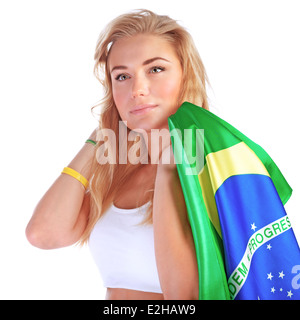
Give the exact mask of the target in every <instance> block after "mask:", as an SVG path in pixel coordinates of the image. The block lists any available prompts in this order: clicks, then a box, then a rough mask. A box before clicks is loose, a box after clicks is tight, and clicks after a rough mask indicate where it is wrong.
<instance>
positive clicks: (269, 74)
mask: <svg viewBox="0 0 300 320" xmlns="http://www.w3.org/2000/svg"><path fill="white" fill-rule="evenodd" d="M298 6H299V2H298V1H296V0H295V1H292V0H281V1H276V0H272V1H271V0H259V1H258V0H255V1H254V0H252V1H250V0H249V1H246V0H226V1H222V0H219V1H216V0H187V1H177V0H172V1H171V0H168V1H161V0H159V1H158V0H152V1H144V0H136V1H134V0H127V1H113V2H109V1H108V2H104V1H101V0H98V1H97V0H86V1H79V0H51V1H50V0H48V1H46V0H44V1H38V0H27V1H21V0H11V1H5V0H1V1H0V39H1V50H0V90H1V93H0V106H1V109H0V110H1V111H0V112H1V117H0V119H1V126H0V130H1V147H2V152H1V178H2V179H1V180H2V183H1V214H0V237H1V239H0V246H1V251H0V252H1V264H0V269H1V270H0V298H1V299H103V298H104V295H105V290H104V289H103V286H102V281H101V278H100V275H99V274H98V270H97V268H96V266H95V265H94V262H93V260H92V258H91V256H90V254H89V250H88V248H83V249H79V248H77V247H69V248H64V249H58V250H52V251H43V250H40V249H36V248H34V247H32V246H31V245H30V244H29V243H28V242H27V240H26V237H25V227H26V224H27V222H28V220H29V219H30V217H31V214H32V212H33V209H34V207H35V205H36V204H37V202H38V201H39V199H40V198H41V197H42V195H43V194H44V192H45V191H46V190H47V189H48V187H49V186H50V185H51V183H52V182H53V181H54V180H55V179H56V177H57V176H58V175H59V174H60V172H61V170H62V168H63V167H64V166H66V165H67V164H68V163H69V161H70V160H71V159H72V158H73V157H74V155H75V154H76V153H77V151H78V150H79V149H80V148H81V146H82V144H83V143H84V141H85V140H86V139H87V137H88V136H89V134H90V133H91V131H92V130H93V129H94V128H95V127H96V126H97V121H96V119H95V118H94V117H93V116H92V114H91V111H90V109H91V107H92V106H93V105H94V104H96V103H97V102H98V100H99V99H100V98H101V88H100V84H99V83H98V81H97V80H96V79H95V78H94V76H93V72H92V71H93V64H94V61H93V54H94V48H95V44H96V41H97V38H98V35H99V33H100V31H101V30H102V29H103V28H104V26H105V25H106V24H107V23H108V22H109V21H110V20H111V19H113V18H114V17H116V16H117V15H119V14H122V13H125V12H128V11H131V10H133V9H138V8H146V9H150V10H153V11H155V12H157V13H159V14H167V15H169V16H171V17H172V18H174V19H176V20H179V21H180V23H181V24H182V25H183V26H185V27H186V28H187V29H188V30H189V31H190V33H191V34H192V35H193V37H194V40H195V42H196V45H197V47H198V49H199V52H200V55H201V57H202V59H203V62H204V64H205V66H206V69H207V73H208V77H209V79H210V82H211V86H212V90H210V91H209V96H210V99H211V102H212V106H213V109H212V110H213V111H216V112H217V114H218V115H220V116H221V117H223V118H224V119H225V120H227V121H229V122H230V123H231V124H233V125H234V126H236V127H237V128H238V129H240V130H241V131H242V132H243V133H245V134H246V135H248V136H249V137H250V138H252V139H253V140H254V141H255V142H257V143H259V144H260V145H261V146H262V147H264V148H265V149H266V150H267V152H268V153H269V154H270V155H271V157H272V158H273V159H274V161H275V162H276V163H277V165H278V166H279V168H280V169H281V170H282V172H283V174H284V175H285V177H286V179H287V180H288V182H289V183H290V184H291V186H292V187H293V189H294V194H293V196H292V198H291V200H290V201H289V203H288V204H287V206H286V208H287V212H288V215H289V217H290V220H291V222H292V225H293V227H294V231H295V233H296V236H297V238H298V241H299V240H300V218H299V213H298V211H299V195H300V182H299V171H298V162H299V161H298V154H299V152H298V148H297V146H298V145H299V142H298V140H299V131H298V128H299V125H298V112H299V109H300V97H299V83H300V79H299V77H300V62H299V57H300V46H299V44H298V40H297V39H298V38H299V30H300V19H299V7H298Z"/></svg>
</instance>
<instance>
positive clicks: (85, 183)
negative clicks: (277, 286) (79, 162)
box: [61, 167, 89, 189]
mask: <svg viewBox="0 0 300 320" xmlns="http://www.w3.org/2000/svg"><path fill="white" fill-rule="evenodd" d="M61 173H65V174H68V175H69V176H71V177H73V178H75V179H77V180H78V181H79V182H81V183H82V185H83V186H84V187H85V189H86V188H87V186H88V184H89V182H88V180H87V179H86V178H85V177H84V176H83V175H81V174H80V173H79V172H77V171H75V170H74V169H71V168H69V167H65V168H64V169H63V171H62V172H61Z"/></svg>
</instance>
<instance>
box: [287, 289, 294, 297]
mask: <svg viewBox="0 0 300 320" xmlns="http://www.w3.org/2000/svg"><path fill="white" fill-rule="evenodd" d="M292 295H293V293H292V290H290V291H287V296H288V297H290V298H292Z"/></svg>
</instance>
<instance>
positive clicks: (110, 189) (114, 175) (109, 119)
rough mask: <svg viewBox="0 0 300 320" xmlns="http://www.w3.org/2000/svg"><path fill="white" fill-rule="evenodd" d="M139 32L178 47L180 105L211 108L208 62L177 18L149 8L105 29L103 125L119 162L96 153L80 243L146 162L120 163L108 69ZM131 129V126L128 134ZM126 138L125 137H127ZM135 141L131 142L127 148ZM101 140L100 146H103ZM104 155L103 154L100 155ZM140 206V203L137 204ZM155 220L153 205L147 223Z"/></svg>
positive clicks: (100, 64) (100, 52) (100, 59)
mask: <svg viewBox="0 0 300 320" xmlns="http://www.w3.org/2000/svg"><path fill="white" fill-rule="evenodd" d="M137 34H151V35H156V36H158V37H161V38H163V39H165V40H166V41H168V42H169V43H170V44H171V45H172V46H173V47H174V49H175V50H176V53H177V55H178V58H179V61H180V63H181V67H182V70H183V79H182V88H181V93H180V96H179V101H178V106H180V105H181V104H182V103H183V102H184V101H189V102H191V103H194V104H196V105H198V106H200V107H202V108H205V109H208V101H207V94H206V84H207V83H208V80H207V76H206V72H205V68H204V65H203V63H202V61H201V58H200V56H199V53H198V51H197V49H196V47H195V44H194V42H193V39H192V37H191V35H190V34H189V33H188V32H187V31H186V30H185V29H184V28H183V27H182V26H180V25H179V24H178V23H177V22H176V21H175V20H173V19H171V18H170V17H168V16H163V15H157V14H155V13H153V12H152V11H149V10H137V11H134V12H132V13H128V14H123V15H121V16H119V17H117V18H116V19H114V20H112V21H111V22H110V23H109V24H108V25H107V27H106V28H105V29H104V30H103V31H102V32H101V34H100V36H99V38H98V41H97V45H96V50H95V55H94V59H95V66H94V74H95V76H96V78H97V79H98V80H99V81H100V83H101V84H102V86H103V88H104V98H103V99H102V101H101V104H100V105H101V106H102V111H101V115H100V120H99V128H100V129H101V128H108V129H112V130H113V131H114V132H115V134H116V136H117V139H116V142H117V145H116V152H117V154H116V160H117V161H116V162H117V163H116V164H110V163H106V164H99V163H98V161H97V159H96V156H95V159H94V162H93V165H92V173H93V175H92V178H91V180H90V190H89V192H90V195H91V197H90V203H91V206H90V213H89V218H88V223H87V227H86V229H85V231H84V233H83V234H82V236H81V239H80V242H81V243H82V244H83V243H85V242H86V241H87V240H88V238H89V235H90V233H91V231H92V229H93V227H94V226H95V224H96V222H97V221H98V219H99V218H100V217H101V216H102V214H103V213H104V212H105V211H106V210H107V208H108V207H109V205H110V204H111V203H112V201H113V200H114V196H115V195H116V194H117V193H118V191H119V190H120V189H121V188H122V187H123V186H124V183H125V181H126V180H127V178H128V177H130V176H131V175H132V174H134V173H136V172H137V171H138V170H139V169H140V168H141V167H142V166H143V165H142V164H137V165H133V164H130V163H128V164H119V162H118V156H119V155H118V150H119V146H118V138H119V137H118V128H119V121H121V118H120V116H119V113H118V111H117V108H116V106H115V102H114V99H113V95H112V83H111V77H110V73H109V68H108V57H109V53H110V50H111V48H112V46H113V45H114V43H115V42H116V41H117V40H118V39H121V38H124V37H132V36H135V35H137ZM128 133H129V129H128V128H127V134H128ZM126 138H127V137H125V138H124V139H126ZM134 143H135V142H134V141H133V142H130V141H128V145H127V150H129V149H130V148H131V147H132V146H133V145H134ZM99 146H100V143H99V142H98V144H97V146H96V150H97V148H99ZM100 156H101V155H100ZM148 197H149V201H152V198H153V190H149V193H148ZM137 205H140V204H137ZM151 221H152V205H151V206H150V208H149V215H148V218H147V219H146V222H151Z"/></svg>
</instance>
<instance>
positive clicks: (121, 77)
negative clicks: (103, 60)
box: [115, 73, 129, 81]
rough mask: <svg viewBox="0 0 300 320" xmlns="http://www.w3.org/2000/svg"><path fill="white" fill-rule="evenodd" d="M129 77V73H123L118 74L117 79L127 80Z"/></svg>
mask: <svg viewBox="0 0 300 320" xmlns="http://www.w3.org/2000/svg"><path fill="white" fill-rule="evenodd" d="M128 78H129V76H128V75H126V74H124V73H122V74H119V75H117V76H116V78H115V79H116V80H118V81H124V80H126V79H128Z"/></svg>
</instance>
